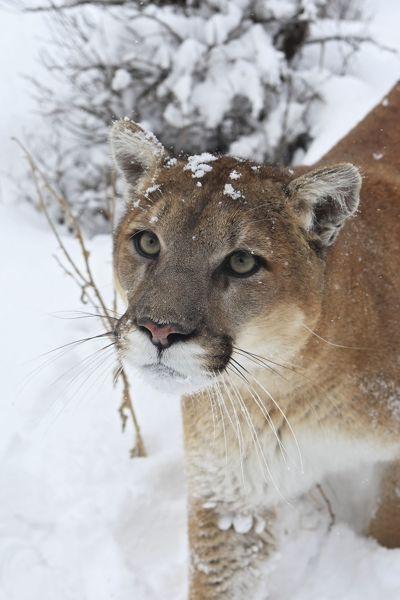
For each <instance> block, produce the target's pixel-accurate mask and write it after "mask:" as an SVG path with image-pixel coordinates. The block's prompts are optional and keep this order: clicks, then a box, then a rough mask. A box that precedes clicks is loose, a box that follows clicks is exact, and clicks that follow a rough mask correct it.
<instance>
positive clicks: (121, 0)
mask: <svg viewBox="0 0 400 600" xmlns="http://www.w3.org/2000/svg"><path fill="white" fill-rule="evenodd" d="M124 4H132V1H131V0H73V2H69V3H68V4H54V2H52V3H51V4H48V5H47V6H31V7H29V6H27V7H24V8H23V10H24V12H27V13H37V12H49V11H52V10H53V11H55V10H70V9H74V8H80V7H82V6H88V5H90V6H100V7H101V6H104V7H108V6H123V5H124Z"/></svg>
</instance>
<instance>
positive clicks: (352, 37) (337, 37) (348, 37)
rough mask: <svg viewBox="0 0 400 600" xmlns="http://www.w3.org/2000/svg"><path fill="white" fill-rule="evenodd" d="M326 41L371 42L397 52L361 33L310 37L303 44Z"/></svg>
mask: <svg viewBox="0 0 400 600" xmlns="http://www.w3.org/2000/svg"><path fill="white" fill-rule="evenodd" d="M327 42H344V43H345V44H349V45H350V46H355V45H356V44H373V45H374V46H376V47H377V48H379V49H380V50H385V51H386V52H392V53H394V54H397V53H398V51H397V50H396V48H392V47H390V46H385V45H384V44H380V43H379V42H377V41H376V40H374V39H372V38H370V37H365V36H362V35H343V36H341V35H327V36H326V37H318V38H310V39H308V40H305V42H304V44H325V43H327Z"/></svg>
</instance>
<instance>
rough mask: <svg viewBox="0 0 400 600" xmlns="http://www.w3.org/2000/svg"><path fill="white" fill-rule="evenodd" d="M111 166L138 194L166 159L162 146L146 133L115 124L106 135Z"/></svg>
mask: <svg viewBox="0 0 400 600" xmlns="http://www.w3.org/2000/svg"><path fill="white" fill-rule="evenodd" d="M110 143H111V151H112V155H113V158H114V162H115V164H116V166H117V167H118V169H119V170H120V171H121V172H122V174H123V176H124V178H125V181H126V183H127V184H129V185H130V186H132V187H133V188H134V189H135V191H140V189H141V187H142V185H143V184H144V182H145V181H147V182H148V181H149V179H151V178H152V177H153V176H154V175H155V174H156V171H157V169H158V167H159V166H160V164H161V163H162V161H163V159H164V158H165V156H166V152H165V149H164V146H163V145H162V144H161V143H160V142H159V141H158V139H157V138H156V136H155V135H154V134H153V133H151V132H150V131H146V130H145V129H143V128H142V127H140V126H139V125H138V124H137V123H135V122H134V121H130V120H129V119H127V118H125V119H121V120H119V121H116V122H115V123H114V124H113V126H112V128H111V132H110Z"/></svg>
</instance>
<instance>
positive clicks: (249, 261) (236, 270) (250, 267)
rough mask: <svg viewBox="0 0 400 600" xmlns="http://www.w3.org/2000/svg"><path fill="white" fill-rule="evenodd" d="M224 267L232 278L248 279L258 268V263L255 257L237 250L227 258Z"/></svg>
mask: <svg viewBox="0 0 400 600" xmlns="http://www.w3.org/2000/svg"><path fill="white" fill-rule="evenodd" d="M226 267H227V270H228V272H229V274H230V275H233V276H234V277H249V276H250V275H253V273H255V272H256V271H258V269H259V268H260V261H259V259H258V257H257V256H254V255H253V254H250V252H246V251H245V250H237V251H236V252H233V253H232V254H231V255H230V256H228V258H227V261H226Z"/></svg>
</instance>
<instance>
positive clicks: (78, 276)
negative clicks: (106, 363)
mask: <svg viewBox="0 0 400 600" xmlns="http://www.w3.org/2000/svg"><path fill="white" fill-rule="evenodd" d="M15 142H16V143H17V144H18V146H19V147H20V148H21V150H22V151H23V152H24V155H25V157H26V159H27V160H28V164H29V167H30V169H31V173H32V176H33V180H34V185H35V189H36V192H37V195H38V200H39V203H38V205H39V208H40V210H42V211H43V213H44V215H45V217H46V220H47V223H48V225H49V227H50V229H51V231H52V233H53V234H54V236H55V238H56V240H57V242H58V245H59V247H60V249H61V251H62V253H63V255H64V257H65V259H66V261H67V264H68V265H69V266H70V267H71V270H69V269H68V268H67V267H65V265H63V264H62V262H61V261H60V260H59V259H58V257H57V258H56V260H57V262H58V264H59V266H60V267H61V268H62V270H63V271H64V273H65V274H66V275H68V276H69V277H71V278H72V279H73V280H74V281H75V283H77V285H78V286H79V287H80V289H81V301H82V303H84V304H85V303H86V302H85V299H87V300H89V301H90V302H91V304H92V306H93V307H94V308H95V309H96V311H97V312H101V315H102V316H101V319H102V320H103V322H105V324H107V325H108V327H109V329H110V330H111V331H113V330H114V327H115V323H114V322H115V318H114V317H113V316H112V315H111V312H113V310H109V309H108V308H107V307H106V304H105V302H104V299H103V296H102V294H101V292H100V290H99V288H98V286H97V283H96V281H95V279H94V276H93V273H92V269H91V265H90V253H89V251H88V249H87V248H86V244H85V240H84V236H83V234H82V230H81V227H80V224H79V222H78V220H77V219H76V217H75V215H74V214H73V212H72V210H71V207H70V204H69V202H68V201H67V200H66V199H65V198H64V197H63V196H61V195H60V194H58V193H57V192H56V191H55V190H54V188H53V187H52V185H51V184H50V183H49V181H48V179H47V178H46V176H45V175H44V174H43V172H42V171H41V170H40V169H39V167H38V166H37V164H36V162H35V160H34V159H33V156H32V154H31V153H30V152H29V150H28V149H27V148H26V147H25V146H24V145H23V144H22V143H21V142H20V141H19V140H17V139H15ZM39 178H40V180H41V182H42V185H43V186H44V187H45V189H46V190H47V192H49V193H50V195H51V196H52V197H53V198H54V199H55V200H56V201H57V202H58V204H59V205H60V206H61V208H62V209H63V210H64V212H65V214H66V215H67V217H68V219H69V221H70V223H71V226H72V228H73V231H74V233H75V238H76V240H77V241H78V245H79V248H80V251H81V255H82V258H83V262H84V267H85V271H86V273H82V270H81V269H80V267H79V266H78V265H77V264H76V262H75V261H74V259H73V258H72V256H71V255H70V253H69V252H68V250H67V248H66V246H65V244H64V242H63V240H62V239H61V236H60V234H59V233H58V230H57V227H56V226H55V224H54V221H53V219H52V217H51V215H50V212H49V209H48V207H47V205H46V202H45V199H44V196H43V192H42V188H41V185H40V181H39ZM88 291H90V292H91V293H92V294H93V296H94V299H95V300H93V299H92V298H91V295H90V294H89V293H88ZM96 302H97V304H96ZM99 307H100V311H99ZM118 378H121V380H122V386H123V390H122V403H121V406H120V408H119V414H120V416H121V419H122V429H123V430H124V429H125V427H126V421H127V418H128V417H127V415H126V413H128V415H129V416H130V417H131V420H132V423H133V427H134V431H135V445H134V447H133V448H132V450H131V453H130V454H131V456H132V457H134V456H146V450H145V446H144V442H143V438H142V434H141V431H140V426H139V422H138V420H137V417H136V413H135V410H134V408H133V404H132V397H131V393H130V385H129V380H128V376H127V374H126V372H125V370H124V367H123V366H122V365H120V367H119V371H118Z"/></svg>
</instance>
